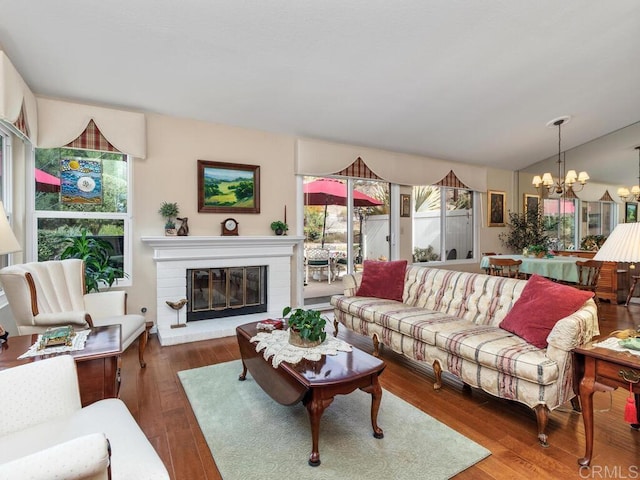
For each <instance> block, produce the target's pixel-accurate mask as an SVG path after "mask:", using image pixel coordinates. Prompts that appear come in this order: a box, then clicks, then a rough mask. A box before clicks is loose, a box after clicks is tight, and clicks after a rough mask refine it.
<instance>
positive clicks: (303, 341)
mask: <svg viewBox="0 0 640 480" xmlns="http://www.w3.org/2000/svg"><path fill="white" fill-rule="evenodd" d="M287 315H290V316H289V317H288V318H287ZM282 317H283V318H286V320H287V323H288V324H289V343H290V344H291V345H295V346H296V347H315V346H318V345H320V344H321V343H322V342H324V340H325V339H326V338H327V333H326V332H325V331H324V327H325V325H326V323H327V321H326V319H325V318H324V317H323V316H322V315H321V314H320V312H319V311H317V310H304V309H303V308H296V309H295V310H293V309H292V308H291V307H285V308H284V310H282Z"/></svg>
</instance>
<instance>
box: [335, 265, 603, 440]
mask: <svg viewBox="0 0 640 480" xmlns="http://www.w3.org/2000/svg"><path fill="white" fill-rule="evenodd" d="M388 263H394V262H388ZM404 265H405V267H404V269H402V271H401V272H400V275H403V277H402V276H401V277H399V278H400V285H398V286H397V287H398V290H397V291H398V295H400V293H399V292H402V293H401V297H400V296H399V297H398V298H397V299H395V300H392V299H389V298H379V297H384V296H385V290H388V288H389V286H388V284H389V283H391V284H393V280H389V279H387V278H386V277H385V276H384V273H382V275H381V276H380V275H379V276H378V277H374V276H372V277H371V279H372V282H373V283H372V282H371V281H369V282H366V283H368V285H369V287H371V285H372V284H373V285H374V287H373V289H374V290H375V289H376V287H375V284H378V285H381V291H382V294H380V292H377V296H376V292H373V295H372V292H370V291H364V292H363V290H365V289H364V288H363V287H364V285H363V275H364V278H365V280H366V277H367V265H366V264H365V269H364V274H363V273H356V274H354V275H346V276H345V277H344V278H343V285H344V287H345V290H344V295H335V296H333V297H332V298H331V305H333V307H334V313H335V322H334V323H335V334H337V332H338V327H339V324H342V325H344V326H345V327H347V328H348V329H349V330H352V331H355V332H357V333H360V334H363V335H366V336H368V337H371V338H372V339H373V342H374V348H375V352H374V354H375V355H378V352H379V344H383V345H386V346H388V347H389V348H391V349H392V350H393V351H395V352H398V353H400V354H402V355H405V356H407V357H409V358H412V359H413V360H417V361H419V362H426V363H429V364H430V365H432V366H433V370H434V373H435V385H434V388H435V389H439V388H440V387H441V385H442V382H441V375H442V371H445V372H448V373H450V374H453V375H455V376H457V377H458V378H460V379H461V380H462V381H463V382H464V383H465V384H467V385H470V386H473V387H476V388H480V389H482V390H484V391H485V392H488V393H490V394H492V395H495V396H497V397H500V398H505V399H509V400H515V401H518V402H521V403H524V404H525V405H528V406H529V407H531V408H532V409H533V410H534V411H535V413H536V419H537V425H538V439H539V441H540V443H541V444H542V445H543V446H547V445H548V444H547V435H546V433H545V430H546V426H547V422H548V417H549V412H550V411H551V410H553V409H555V408H557V407H558V406H560V405H562V404H563V403H565V402H567V401H569V400H572V401H574V400H575V398H574V397H575V393H574V391H573V377H572V355H571V350H572V349H573V348H575V347H576V346H578V345H580V344H582V343H585V342H587V341H589V340H591V338H592V337H594V336H596V335H598V334H599V329H598V317H597V308H596V305H595V303H594V301H593V299H591V298H589V297H588V295H589V294H587V297H584V296H583V297H575V298H573V304H574V306H573V307H571V306H569V305H566V308H564V310H565V312H564V313H563V312H562V310H563V308H559V306H560V307H564V306H565V304H568V303H570V302H569V300H565V299H569V298H571V297H574V292H579V291H578V290H577V289H575V288H573V287H570V286H566V285H559V284H554V283H552V282H550V281H549V280H546V279H542V277H538V278H537V279H533V278H532V279H531V280H529V281H527V280H518V279H511V278H502V277H495V276H489V275H484V274H476V273H469V272H457V271H450V270H443V269H437V268H428V267H424V266H411V265H410V266H408V267H406V262H405V263H404ZM532 280H534V281H532ZM528 282H530V288H528V290H527V291H526V295H523V291H524V290H525V287H526V286H527V284H528ZM545 282H546V283H545ZM534 284H536V285H540V286H542V287H543V288H542V291H538V289H537V288H536V289H535V290H536V292H534V291H533V290H534V287H533V286H534ZM545 289H546V290H545ZM534 293H535V294H534ZM363 294H366V296H364V295H363ZM580 294H582V295H584V294H585V292H580ZM391 297H393V295H392V296H391ZM521 297H522V300H521V301H520V302H519V303H516V302H517V301H518V300H519V299H520V298H521ZM525 297H526V298H525ZM585 298H586V299H587V300H586V301H585ZM399 300H401V301H399ZM516 305H517V307H516ZM575 305H577V307H576V306H575ZM567 308H569V309H570V310H571V311H573V310H575V311H574V312H573V313H571V312H569V313H568V314H567V313H566V310H567ZM545 311H546V312H547V313H551V314H556V315H558V314H559V315H562V317H560V318H559V319H557V321H556V320H555V319H554V320H553V321H552V323H550V324H549V325H548V326H547V327H546V330H545V329H544V328H542V329H541V330H540V329H538V325H536V322H537V320H538V318H539V317H541V316H543V313H544V312H545ZM509 312H512V315H511V316H510V318H508V319H507V316H508V313H509ZM516 314H517V315H518V318H517V319H516V321H518V322H521V323H527V324H528V325H526V328H529V329H530V328H531V327H532V324H533V329H534V330H535V335H537V336H538V337H539V339H541V341H542V343H540V340H539V339H535V340H534V342H535V343H538V346H536V345H534V344H532V343H530V341H527V340H525V339H524V338H521V337H520V336H518V335H516V334H514V333H512V332H511V331H508V330H505V329H504V328H501V325H502V326H503V327H505V328H506V327H509V328H511V329H512V330H514V328H513V325H512V323H513V322H512V321H511V320H512V317H515V316H516ZM505 319H506V320H505ZM503 321H504V323H503ZM518 328H519V327H518ZM518 328H515V330H516V331H518V333H519V334H522V335H524V336H529V334H528V333H527V332H526V331H525V333H520V331H519V330H518ZM526 328H525V330H526ZM536 329H538V330H536ZM535 335H534V336H535ZM574 405H577V404H574Z"/></svg>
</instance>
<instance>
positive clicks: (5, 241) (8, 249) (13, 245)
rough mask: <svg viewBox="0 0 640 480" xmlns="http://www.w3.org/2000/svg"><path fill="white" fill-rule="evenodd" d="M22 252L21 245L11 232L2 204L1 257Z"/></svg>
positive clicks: (0, 221) (0, 204) (0, 215)
mask: <svg viewBox="0 0 640 480" xmlns="http://www.w3.org/2000/svg"><path fill="white" fill-rule="evenodd" d="M20 250H22V247H21V246H20V243H19V242H18V240H17V239H16V236H15V235H14V234H13V231H12V230H11V226H10V225H9V220H7V213H6V212H5V211H4V205H3V204H2V202H0V255H4V254H5V253H12V252H19V251H20Z"/></svg>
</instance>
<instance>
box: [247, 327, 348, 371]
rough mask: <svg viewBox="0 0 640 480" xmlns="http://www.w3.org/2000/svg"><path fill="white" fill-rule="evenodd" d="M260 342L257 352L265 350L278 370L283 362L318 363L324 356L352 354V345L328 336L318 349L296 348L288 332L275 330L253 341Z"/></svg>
mask: <svg viewBox="0 0 640 480" xmlns="http://www.w3.org/2000/svg"><path fill="white" fill-rule="evenodd" d="M251 341H252V342H258V344H257V345H256V352H260V351H261V350H264V353H263V356H264V359H265V360H269V357H271V356H273V358H272V359H271V365H273V368H278V365H280V363H281V362H289V363H292V364H295V363H298V362H299V361H300V360H302V359H303V358H305V359H307V360H312V361H318V360H320V358H321V357H322V355H337V354H338V352H350V351H351V345H349V344H348V343H347V342H344V341H342V340H340V339H338V338H335V337H332V336H327V338H326V340H325V341H324V342H322V343H321V344H320V345H318V346H317V347H310V348H303V347H296V346H294V345H291V344H290V343H289V331H288V330H274V331H273V332H271V333H267V332H259V333H258V334H257V335H256V336H255V337H253V338H252V339H251Z"/></svg>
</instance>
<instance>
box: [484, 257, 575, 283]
mask: <svg viewBox="0 0 640 480" xmlns="http://www.w3.org/2000/svg"><path fill="white" fill-rule="evenodd" d="M491 257H495V258H512V259H514V260H522V264H521V265H520V272H522V273H526V274H527V275H533V274H534V273H535V274H538V275H540V276H542V277H547V278H550V279H553V280H559V281H562V282H567V283H577V282H578V267H577V265H576V261H578V260H584V258H580V257H571V256H561V255H558V256H545V257H542V258H538V257H534V256H525V255H489V256H485V257H482V260H481V261H480V268H482V269H483V270H488V269H489V258H491Z"/></svg>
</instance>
